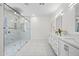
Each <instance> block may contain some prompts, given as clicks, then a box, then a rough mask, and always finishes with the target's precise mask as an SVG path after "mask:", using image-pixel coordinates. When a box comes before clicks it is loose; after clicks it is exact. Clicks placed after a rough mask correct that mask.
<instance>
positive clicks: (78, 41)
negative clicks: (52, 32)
mask: <svg viewBox="0 0 79 59" xmlns="http://www.w3.org/2000/svg"><path fill="white" fill-rule="evenodd" d="M57 37H58V38H60V40H62V41H64V42H65V43H67V44H69V45H71V46H73V47H75V48H77V49H79V38H77V37H74V36H68V35H67V36H57Z"/></svg>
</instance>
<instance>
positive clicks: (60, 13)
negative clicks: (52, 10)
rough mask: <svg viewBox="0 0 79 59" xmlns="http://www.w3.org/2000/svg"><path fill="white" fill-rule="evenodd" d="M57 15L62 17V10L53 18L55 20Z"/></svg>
mask: <svg viewBox="0 0 79 59" xmlns="http://www.w3.org/2000/svg"><path fill="white" fill-rule="evenodd" d="M59 15H63V10H60V12H59V13H58V14H57V15H56V16H55V18H57V16H59Z"/></svg>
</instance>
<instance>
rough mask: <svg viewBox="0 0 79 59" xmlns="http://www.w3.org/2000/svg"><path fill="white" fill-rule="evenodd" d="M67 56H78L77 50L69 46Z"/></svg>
mask: <svg viewBox="0 0 79 59" xmlns="http://www.w3.org/2000/svg"><path fill="white" fill-rule="evenodd" d="M69 56H79V49H78V48H75V47H73V46H69Z"/></svg>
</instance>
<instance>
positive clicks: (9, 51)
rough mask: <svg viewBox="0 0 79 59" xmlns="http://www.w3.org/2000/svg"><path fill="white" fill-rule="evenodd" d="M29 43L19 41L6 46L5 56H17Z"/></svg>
mask: <svg viewBox="0 0 79 59" xmlns="http://www.w3.org/2000/svg"><path fill="white" fill-rule="evenodd" d="M25 43H27V41H23V40H19V41H16V42H14V43H10V44H8V45H6V46H5V56H15V55H16V53H17V52H18V51H19V50H20V49H21V48H22V46H24V44H25Z"/></svg>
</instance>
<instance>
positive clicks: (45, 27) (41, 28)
mask: <svg viewBox="0 0 79 59" xmlns="http://www.w3.org/2000/svg"><path fill="white" fill-rule="evenodd" d="M50 27H51V24H50V17H45V16H44V17H32V18H31V30H32V31H31V38H32V39H48V38H49V34H50V29H51V28H50Z"/></svg>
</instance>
